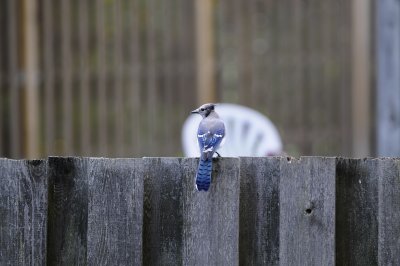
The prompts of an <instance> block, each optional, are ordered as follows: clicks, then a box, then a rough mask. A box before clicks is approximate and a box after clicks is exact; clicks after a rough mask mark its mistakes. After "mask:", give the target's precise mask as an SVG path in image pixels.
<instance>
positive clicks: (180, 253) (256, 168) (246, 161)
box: [0, 157, 400, 265]
mask: <svg viewBox="0 0 400 266" xmlns="http://www.w3.org/2000/svg"><path fill="white" fill-rule="evenodd" d="M197 164H198V159H196V158H185V159H183V158H145V159H103V158H101V159H99V158H69V157H64V158H60V157H50V158H48V161H47V163H46V161H45V160H37V161H24V160H21V161H16V160H8V159H0V218H1V219H0V265H46V264H48V265H82V264H83V265H87V264H89V265H112V264H116V265H141V264H144V265H238V264H240V265H278V264H279V265H334V264H336V265H398V264H400V259H399V256H398V254H399V253H400V244H399V235H400V223H399V220H400V159H398V158H379V159H341V158H339V159H335V158H323V157H303V158H300V159H293V158H241V159H239V158H222V159H215V161H214V164H213V180H212V183H211V188H210V191H209V192H198V191H196V190H195V186H194V177H195V173H196V170H197ZM239 183H240V184H239ZM239 198H240V204H239ZM142 241H143V243H142ZM142 256H143V258H142Z"/></svg>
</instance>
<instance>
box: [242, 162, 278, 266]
mask: <svg viewBox="0 0 400 266" xmlns="http://www.w3.org/2000/svg"><path fill="white" fill-rule="evenodd" d="M280 160H281V159H280V158H270V157H264V158H240V230H239V231H240V244H239V257H240V265H278V264H279V178H280Z"/></svg>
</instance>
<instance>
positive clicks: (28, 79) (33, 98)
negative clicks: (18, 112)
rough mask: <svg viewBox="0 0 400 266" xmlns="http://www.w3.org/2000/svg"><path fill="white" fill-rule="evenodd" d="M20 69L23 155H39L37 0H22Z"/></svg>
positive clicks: (29, 156) (30, 156) (34, 156)
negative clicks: (22, 99)
mask: <svg viewBox="0 0 400 266" xmlns="http://www.w3.org/2000/svg"><path fill="white" fill-rule="evenodd" d="M21 8H22V17H23V18H22V21H23V25H22V36H23V37H22V38H23V39H22V46H23V47H22V59H21V61H22V69H23V71H24V74H25V80H24V81H25V82H24V104H25V106H24V111H25V113H24V118H23V123H24V151H23V154H24V157H27V158H38V157H39V154H40V152H39V145H38V144H39V86H38V85H39V84H38V83H39V76H38V75H39V67H38V57H39V49H38V28H39V26H38V23H37V21H38V20H37V11H38V10H37V1H35V0H23V1H22V2H21Z"/></svg>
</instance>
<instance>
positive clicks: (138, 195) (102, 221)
mask: <svg viewBox="0 0 400 266" xmlns="http://www.w3.org/2000/svg"><path fill="white" fill-rule="evenodd" d="M142 176H143V160H142V159H90V165H89V176H88V184H89V199H88V200H89V207H88V255H87V257H88V264H89V265H141V263H142V221H143V215H142V213H143V178H142Z"/></svg>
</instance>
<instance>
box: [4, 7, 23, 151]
mask: <svg viewBox="0 0 400 266" xmlns="http://www.w3.org/2000/svg"><path fill="white" fill-rule="evenodd" d="M7 7H8V10H7V14H8V15H7V17H8V29H7V32H8V36H7V38H8V43H7V45H8V47H7V50H8V65H7V67H8V76H9V78H8V79H9V89H8V91H9V103H8V106H9V110H8V113H9V117H8V121H10V127H9V137H10V156H11V157H14V158H16V157H19V156H21V139H20V137H21V135H20V133H21V126H20V121H21V111H20V110H21V104H20V86H19V76H20V75H19V70H18V60H19V56H18V53H17V50H18V43H19V42H18V36H17V33H18V30H17V29H18V26H19V25H18V22H17V20H18V13H17V2H16V1H14V0H9V1H7Z"/></svg>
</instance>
